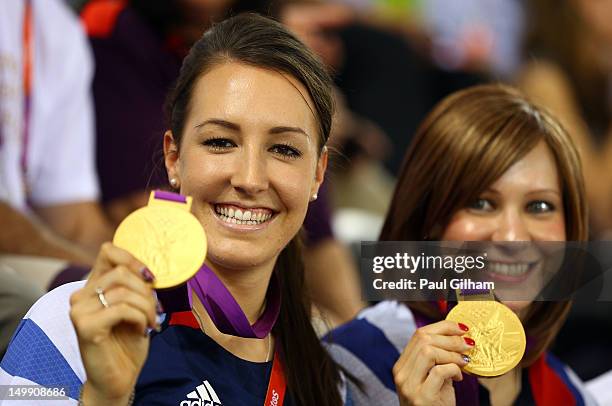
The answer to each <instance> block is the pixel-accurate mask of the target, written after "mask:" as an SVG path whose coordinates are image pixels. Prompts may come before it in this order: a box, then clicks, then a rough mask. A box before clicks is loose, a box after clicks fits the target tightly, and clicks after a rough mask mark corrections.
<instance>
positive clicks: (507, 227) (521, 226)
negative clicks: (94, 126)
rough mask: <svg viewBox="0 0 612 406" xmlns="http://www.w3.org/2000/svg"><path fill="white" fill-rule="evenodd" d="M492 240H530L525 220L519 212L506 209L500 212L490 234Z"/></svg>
mask: <svg viewBox="0 0 612 406" xmlns="http://www.w3.org/2000/svg"><path fill="white" fill-rule="evenodd" d="M492 240H493V241H530V240H531V234H530V233H529V226H528V224H527V220H526V219H525V218H524V217H523V216H522V215H521V213H520V212H518V211H516V210H512V209H508V210H506V211H504V212H503V213H501V215H500V217H499V222H498V224H497V227H496V229H495V231H494V233H493V235H492Z"/></svg>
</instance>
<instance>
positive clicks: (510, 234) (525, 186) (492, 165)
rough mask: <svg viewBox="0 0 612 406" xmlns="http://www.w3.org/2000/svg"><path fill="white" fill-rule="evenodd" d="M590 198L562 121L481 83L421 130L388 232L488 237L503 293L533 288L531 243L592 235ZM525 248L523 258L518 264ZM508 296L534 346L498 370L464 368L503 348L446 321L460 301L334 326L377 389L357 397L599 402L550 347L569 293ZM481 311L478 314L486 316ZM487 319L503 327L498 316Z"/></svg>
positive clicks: (335, 350) (374, 313) (538, 284)
mask: <svg viewBox="0 0 612 406" xmlns="http://www.w3.org/2000/svg"><path fill="white" fill-rule="evenodd" d="M584 196H585V192H584V186H583V179H582V172H581V166H580V161H579V159H578V153H577V151H576V148H575V147H574V145H573V143H572V141H571V139H570V137H569V135H568V134H567V133H566V132H565V130H564V129H563V128H562V127H561V126H560V125H559V123H558V122H557V120H556V119H555V118H554V117H552V116H551V115H550V114H548V113H547V112H546V111H545V110H543V109H541V108H539V107H537V106H535V105H534V104H532V103H531V102H530V101H529V100H527V99H526V98H525V97H524V96H523V95H522V94H521V93H520V92H518V91H517V90H515V89H513V88H510V87H505V86H501V85H486V86H477V87H473V88H469V89H466V90H463V91H460V92H457V93H454V94H452V95H450V96H448V97H447V98H445V99H444V100H443V101H441V102H440V103H439V104H438V105H437V106H436V107H435V108H434V109H433V111H432V112H431V113H430V114H429V115H428V116H427V118H426V119H425V120H424V122H423V123H422V124H421V126H420V127H419V130H418V131H417V133H416V135H415V138H414V140H413V142H412V145H411V147H410V149H409V150H408V151H407V153H406V156H405V158H404V163H403V167H402V170H401V172H400V176H399V178H398V182H397V186H396V189H395V194H394V197H393V200H392V202H391V207H390V210H389V212H388V214H387V218H386V221H385V224H384V226H383V230H382V232H381V236H380V239H381V240H382V241H402V240H404V241H421V240H432V241H436V240H442V241H461V242H463V241H482V242H485V243H487V244H486V246H487V247H493V248H498V249H497V250H493V251H492V252H488V251H487V254H489V256H488V260H489V261H490V263H491V266H489V267H488V272H489V273H490V280H495V287H496V289H495V294H496V295H497V294H498V289H497V287H498V285H499V286H501V285H504V284H506V285H513V284H514V285H515V286H516V284H518V283H521V286H527V287H528V288H529V289H534V290H535V291H536V293H534V294H533V296H535V294H537V291H539V290H541V288H542V287H543V282H542V281H541V280H540V279H539V278H540V275H541V274H540V273H539V272H533V268H534V267H536V266H537V264H538V260H539V258H540V257H541V256H540V253H539V252H538V250H537V249H536V248H534V247H537V246H538V244H527V243H525V242H541V241H566V240H570V241H586V239H587V214H586V206H585V201H584ZM501 242H504V243H505V244H501ZM507 242H510V243H507ZM496 243H497V244H496ZM509 250H514V252H513V253H509V252H508V251H509ZM517 251H520V253H521V255H520V258H521V260H522V261H523V262H518V263H517V262H516V260H514V261H510V258H512V257H513V255H512V254H515V253H516V252H517ZM522 293H523V294H525V296H529V295H530V292H527V291H524V292H522ZM501 301H502V302H503V303H504V304H506V305H507V306H508V307H510V308H511V309H512V310H514V311H515V313H517V315H518V316H519V317H520V319H521V323H522V324H523V326H524V329H525V332H526V334H527V351H526V352H525V355H524V357H523V359H522V360H521V362H520V364H519V365H518V366H517V367H514V368H513V369H512V370H510V371H509V372H506V373H504V374H503V375H501V376H498V377H495V378H487V379H484V378H477V377H475V376H474V375H468V374H465V373H463V368H465V367H467V366H468V365H472V364H469V363H470V362H471V360H470V357H469V356H467V355H466V354H476V355H478V354H479V352H478V351H479V350H480V349H482V351H487V350H488V351H491V348H500V349H501V347H502V344H501V340H500V339H491V337H486V334H479V331H480V332H482V331H483V330H482V329H481V330H478V328H476V327H477V326H474V325H471V326H470V325H467V326H466V325H464V324H461V323H455V322H452V321H450V320H444V319H445V317H446V316H447V314H448V311H449V310H451V308H453V306H454V305H456V303H450V302H439V303H430V302H410V303H403V304H398V303H393V302H382V303H380V304H379V305H377V306H375V307H373V308H370V309H367V310H365V311H363V312H362V314H361V315H360V317H359V318H358V319H357V320H354V321H352V322H350V323H348V324H347V325H345V326H342V327H340V328H338V329H337V331H333V332H332V333H331V336H332V338H333V340H334V342H335V343H336V344H332V354H333V355H334V358H335V359H336V360H337V361H338V362H339V363H340V364H341V365H342V366H343V367H345V368H346V369H349V370H351V371H360V373H359V374H357V378H359V379H360V380H361V381H362V382H365V387H366V388H367V390H366V391H365V392H364V393H363V395H362V394H361V393H359V392H358V391H355V393H356V395H355V399H356V403H357V404H363V405H367V404H371V402H372V399H373V397H374V396H375V397H376V398H377V399H381V398H384V399H386V400H387V403H385V404H397V403H398V402H399V403H400V404H401V405H412V404H428V405H429V404H436V405H455V404H457V405H470V406H471V405H478V404H481V405H483V404H492V405H534V404H535V405H550V404H591V403H590V399H589V398H588V396H587V395H586V392H585V391H583V390H582V387H581V384H580V383H579V382H578V381H577V379H576V378H575V375H574V374H573V373H572V372H571V371H570V370H569V368H567V367H566V366H564V365H563V364H561V363H560V362H559V361H558V360H556V359H555V358H554V357H552V355H550V354H549V353H547V349H548V346H549V345H550V343H551V341H552V340H553V339H554V337H555V335H556V334H557V332H558V331H559V328H560V327H561V325H562V324H563V322H564V320H565V317H566V315H567V311H568V309H569V307H570V302H569V299H568V301H559V302H552V301H550V302H531V301H522V302H517V301H515V302H510V301H505V300H504V298H503V297H501ZM472 303H479V302H472ZM500 306H501V305H500ZM502 308H503V307H502ZM455 309H456V308H455ZM480 310H482V308H481V309H480ZM506 310H507V309H506ZM478 311H479V310H474V313H473V315H474V319H475V320H479V319H482V317H483V316H482V315H483V314H485V313H482V314H479V313H478ZM497 314H498V315H499V312H498V313H497ZM366 320H367V322H364V321H366ZM483 325H486V326H485V328H490V327H491V326H494V327H495V331H501V333H502V335H503V333H504V327H503V326H502V328H501V330H500V329H499V328H500V325H499V323H497V322H495V320H493V322H491V320H488V324H487V323H483ZM365 335H367V336H369V337H372V340H371V341H368V342H367V344H366V345H360V344H356V343H355V342H354V341H355V338H356V337H360V336H361V337H363V336H365ZM480 337H484V338H482V339H481V338H480ZM500 337H501V335H500ZM479 340H480V341H479ZM347 351H348V352H350V356H347V354H346V352H347ZM472 351H475V352H472ZM508 358H510V357H508ZM491 359H493V358H491ZM364 360H368V361H369V363H365V364H364V362H363V361H364ZM498 361H506V360H505V359H502V360H497V359H496V361H495V362H498ZM453 381H454V382H453ZM396 394H397V395H396Z"/></svg>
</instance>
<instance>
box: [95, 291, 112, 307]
mask: <svg viewBox="0 0 612 406" xmlns="http://www.w3.org/2000/svg"><path fill="white" fill-rule="evenodd" d="M96 293H97V294H98V299H100V303H102V306H104V307H105V308H107V309H108V308H109V307H110V304H109V303H108V300H106V296H104V289H102V288H101V287H97V288H96Z"/></svg>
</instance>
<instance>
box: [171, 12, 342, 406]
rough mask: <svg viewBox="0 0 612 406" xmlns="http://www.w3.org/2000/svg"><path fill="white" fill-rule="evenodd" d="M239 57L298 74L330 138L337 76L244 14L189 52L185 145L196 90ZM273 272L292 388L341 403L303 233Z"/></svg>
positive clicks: (175, 116)
mask: <svg viewBox="0 0 612 406" xmlns="http://www.w3.org/2000/svg"><path fill="white" fill-rule="evenodd" d="M232 61H235V62H239V63H243V64H248V65H252V66H256V67H260V68H265V69H270V70H274V71H278V72H282V73H285V74H289V75H291V76H293V77H294V78H295V79H297V80H299V81H300V82H301V83H302V84H303V85H304V87H305V88H306V89H307V90H308V94H309V96H310V98H311V100H312V102H313V104H314V110H315V111H313V114H314V115H315V117H316V119H317V122H318V125H319V151H320V150H322V148H323V146H324V145H325V143H326V142H327V139H328V138H329V133H330V130H331V123H332V115H333V99H332V92H331V89H332V82H331V78H330V77H329V75H328V73H327V72H326V70H325V68H324V66H323V65H322V64H321V62H320V61H319V60H318V59H317V58H316V57H315V56H314V54H313V53H312V52H311V51H309V50H308V48H306V46H305V45H303V44H302V43H301V42H300V41H299V40H298V39H297V38H295V37H294V36H293V35H292V34H290V33H289V32H288V31H287V30H286V29H285V28H284V27H283V26H282V25H281V24H279V23H277V22H275V21H273V20H271V19H268V18H265V17H261V16H259V15H255V14H241V15H238V16H236V17H233V18H230V19H228V20H225V21H223V22H221V23H219V24H216V25H214V26H213V27H212V28H211V29H210V30H209V31H207V32H206V33H205V34H204V36H203V37H202V38H201V39H200V40H199V41H198V42H196V43H195V45H194V46H193V47H192V48H191V51H190V52H189V55H188V56H187V57H186V58H185V60H184V62H183V66H182V68H181V73H180V76H179V78H178V81H177V83H176V86H175V88H174V90H173V92H172V93H171V94H170V96H169V99H168V101H167V103H166V110H167V114H168V119H169V122H170V128H171V130H172V133H173V135H174V140H175V142H176V143H177V145H179V146H180V142H181V136H182V133H183V127H184V125H185V121H186V118H187V116H188V114H189V108H190V103H191V100H192V92H193V89H194V87H195V84H196V82H197V80H198V78H200V77H201V76H202V75H203V74H204V73H206V72H207V71H209V70H210V69H212V68H213V67H214V66H216V65H218V64H221V63H226V62H232ZM274 272H275V273H276V274H277V276H278V278H279V281H280V285H281V290H282V301H281V312H280V316H279V319H278V322H277V323H276V325H275V326H274V329H273V332H274V334H275V336H276V337H277V338H278V341H279V343H280V345H281V346H282V354H283V360H284V368H285V376H286V377H287V389H288V392H289V393H291V396H292V397H293V399H294V400H295V401H296V403H297V404H299V405H315V404H318V405H319V404H320V405H340V404H341V403H342V401H341V398H340V394H339V391H338V387H339V383H340V374H339V370H338V368H337V366H336V364H335V363H334V362H333V361H332V359H331V357H330V356H329V355H328V354H327V352H326V351H325V350H324V349H323V347H322V346H321V343H320V341H319V339H318V338H317V335H316V333H315V331H314V329H313V328H312V325H311V322H310V308H311V307H310V300H309V299H308V297H307V295H306V291H305V287H304V264H303V261H302V255H301V242H300V238H299V235H298V236H296V237H294V238H293V239H292V240H291V242H290V243H289V244H288V245H287V247H285V248H284V250H283V251H282V252H281V254H280V255H279V257H278V259H277V261H276V265H275V268H274Z"/></svg>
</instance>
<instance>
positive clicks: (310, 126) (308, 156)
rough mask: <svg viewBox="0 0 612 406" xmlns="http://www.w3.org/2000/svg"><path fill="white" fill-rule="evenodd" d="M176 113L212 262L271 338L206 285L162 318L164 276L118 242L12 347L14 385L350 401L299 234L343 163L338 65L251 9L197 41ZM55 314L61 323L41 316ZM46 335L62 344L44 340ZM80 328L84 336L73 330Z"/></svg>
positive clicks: (45, 302)
mask: <svg viewBox="0 0 612 406" xmlns="http://www.w3.org/2000/svg"><path fill="white" fill-rule="evenodd" d="M167 110H168V118H169V121H170V128H169V129H168V131H167V132H166V133H165V135H164V155H165V164H166V169H167V172H168V176H169V181H170V185H171V186H172V187H173V188H174V189H175V190H176V191H179V192H180V193H181V194H183V195H188V196H191V197H192V198H193V200H192V206H191V209H192V212H193V214H194V215H195V216H196V218H197V219H198V220H199V222H200V223H201V225H202V226H203V227H204V229H205V231H206V234H207V239H208V254H207V259H206V266H207V268H206V267H205V268H203V269H209V270H211V272H212V273H213V275H214V278H216V279H214V280H215V283H216V282H218V281H220V283H222V285H224V287H225V288H227V291H229V294H228V296H229V297H230V298H231V297H232V296H233V299H235V302H236V303H237V305H238V306H239V308H238V309H237V308H236V307H234V308H233V309H232V310H233V311H235V313H240V314H238V316H240V317H243V316H244V317H246V319H248V322H249V324H251V326H247V327H251V328H252V330H255V329H256V327H257V331H258V333H257V334H255V335H249V333H248V332H247V334H239V333H238V332H237V331H236V332H232V333H231V334H230V333H228V331H227V329H226V328H225V326H224V325H222V324H223V322H222V321H219V320H220V319H219V318H218V317H216V315H218V314H219V313H215V311H217V310H219V311H220V312H221V314H222V315H223V316H224V317H227V318H228V319H232V318H235V317H236V316H237V315H236V314H230V312H228V311H226V312H225V313H223V311H224V310H223V309H220V308H223V305H222V304H218V303H217V302H215V303H214V305H211V304H210V303H211V302H209V297H208V296H207V295H206V293H202V292H206V287H204V288H203V289H202V290H201V291H198V290H194V292H193V293H191V295H192V296H191V301H192V311H190V312H181V313H173V314H166V316H165V321H164V322H163V324H162V325H160V322H161V319H160V317H161V309H159V307H158V308H157V309H156V305H157V306H158V304H157V303H156V302H157V301H156V299H155V297H154V295H153V291H152V282H153V275H152V274H151V273H150V272H149V271H148V270H147V269H146V268H144V267H143V265H142V264H141V263H140V262H139V261H138V260H136V259H135V258H134V257H133V256H132V255H130V254H129V253H128V252H126V251H124V250H122V249H119V248H118V247H116V246H114V245H112V244H110V243H108V244H106V245H105V246H104V247H103V249H102V250H101V251H100V253H99V255H98V259H97V262H96V265H95V266H94V268H93V270H92V273H91V276H90V278H89V279H88V280H87V282H86V283H85V284H84V285H83V284H82V283H74V284H69V285H65V286H62V287H61V288H59V289H57V290H55V291H53V292H50V293H49V294H48V295H46V296H45V297H43V299H41V301H39V302H38V303H37V304H36V305H35V306H34V308H33V309H32V310H31V311H30V313H29V318H28V320H29V322H28V323H24V326H23V327H22V328H21V330H20V332H19V333H18V334H17V335H16V337H15V338H14V339H13V342H12V346H11V348H9V354H7V359H8V361H7V362H6V365H9V366H10V370H11V372H12V373H13V376H12V377H10V378H11V379H10V380H8V383H15V382H21V380H22V379H24V380H29V381H33V382H35V383H40V384H48V382H50V380H52V379H55V377H57V376H58V374H64V375H63V376H70V379H71V380H70V383H71V384H70V386H69V390H68V394H69V396H70V397H71V398H73V399H76V398H78V397H79V396H80V401H81V402H82V404H84V405H87V406H90V405H109V404H112V405H125V404H128V403H130V402H131V401H134V402H135V403H138V404H147V405H149V404H173V405H177V404H195V403H197V402H199V403H202V404H204V402H208V403H206V404H211V405H214V406H220V405H221V404H222V405H261V404H265V405H271V404H274V405H282V404H285V405H314V404H320V405H341V404H345V403H349V402H350V393H348V392H347V390H346V388H345V387H344V386H343V385H342V379H341V373H340V371H339V369H338V368H337V366H336V364H335V363H334V362H333V361H332V360H331V358H330V356H329V355H328V354H327V352H326V351H325V350H324V348H323V347H322V345H321V344H320V342H319V340H318V338H317V336H316V334H315V332H314V330H313V328H312V325H311V323H310V303H309V300H308V299H307V296H306V292H305V289H304V275H303V263H302V257H301V252H300V239H299V231H300V228H301V226H302V223H303V222H304V217H305V215H306V210H307V207H308V203H309V201H311V200H313V197H314V196H316V193H317V191H318V189H319V187H320V185H321V183H322V181H323V176H324V172H325V169H326V166H327V150H326V148H325V143H326V142H327V139H328V137H329V134H330V129H331V121H332V114H333V103H332V94H331V79H330V77H329V76H328V74H327V73H326V71H325V69H324V67H323V66H322V65H321V63H320V62H319V61H318V59H316V57H314V56H313V54H312V53H311V52H310V51H309V50H308V49H307V48H306V47H305V46H304V45H303V44H302V43H300V42H299V41H298V40H297V39H296V38H295V37H294V36H293V35H291V34H290V33H289V32H287V31H286V29H285V28H284V27H283V26H282V25H280V24H278V23H276V22H274V21H272V20H269V19H266V18H263V17H260V16H256V15H241V16H237V17H234V18H231V19H229V20H226V21H224V22H222V23H219V24H218V25H215V26H214V27H213V28H212V29H211V30H209V31H208V32H207V33H206V34H205V35H204V36H203V37H202V38H201V39H200V40H199V41H198V42H197V43H196V44H195V45H194V46H193V48H192V50H191V51H190V53H189V55H188V56H187V58H186V59H185V61H184V63H183V67H182V69H181V74H180V77H179V78H178V81H177V84H176V87H175V89H174V90H173V92H172V93H171V94H170V96H169V99H168V103H167ZM200 272H202V270H201V271H200ZM208 275H210V274H208ZM196 278H197V277H196ZM217 279H218V281H217ZM208 280H210V279H208ZM191 282H192V281H190V286H199V285H197V284H198V283H199V282H196V283H195V284H194V285H191ZM209 292H210V291H209ZM224 292H225V291H224ZM226 293H227V292H226ZM228 296H226V297H225V298H226V303H227V302H229V301H231V300H230V299H228ZM279 302H280V306H279V307H276V305H278V304H279ZM215 306H217V307H219V308H217V307H215ZM49 309H53V310H54V314H53V317H52V318H51V319H52V320H53V322H50V323H49V322H41V320H46V319H47V318H48V317H47V316H48V315H49V313H48V312H49ZM236 309H237V311H236ZM225 310H227V309H225ZM156 312H157V314H156ZM209 312H210V313H209ZM213 313H214V314H213ZM270 315H272V319H271V318H270ZM68 316H70V319H71V321H72V324H73V326H74V331H73V330H71V329H70V327H71V326H70V320H69V318H68ZM264 324H266V325H269V326H270V329H265V328H260V327H262V325H264ZM40 326H43V327H42V328H41V327H40ZM151 328H152V329H155V330H156V331H155V332H154V333H152V335H151V336H149V334H148V333H145V334H143V332H145V331H149V330H150V329H151ZM32 329H34V330H36V332H37V333H38V334H39V335H42V336H44V337H45V338H47V340H46V341H45V343H47V342H50V343H51V344H50V347H44V348H43V346H38V345H37V342H32V341H31V339H30V337H31V334H30V333H32ZM66 329H68V330H69V331H70V333H73V334H68V335H66V334H58V333H57V332H58V331H62V332H64V331H65V330H66ZM41 330H42V331H41ZM247 330H248V328H247ZM262 331H263V333H262ZM252 337H257V338H252ZM26 348H27V351H23V350H24V349H26ZM49 348H51V350H49ZM49 353H52V355H53V356H52V357H51V358H53V359H52V360H51V361H49V357H50V355H49ZM78 354H80V358H79V357H78ZM5 360H6V359H5ZM45 360H46V361H45ZM41 362H42V363H44V362H47V363H52V365H51V364H44V365H41V364H40V363H41ZM35 364H36V365H39V367H38V368H39V369H31V368H28V367H26V365H35ZM58 365H60V366H61V368H60V367H58ZM4 366H5V364H3V368H4ZM41 371H43V372H41ZM0 372H2V370H0ZM1 377H2V375H0V378H1ZM4 381H6V379H3V381H2V382H4ZM339 389H340V390H339ZM79 392H80V395H79ZM130 399H131V400H130ZM69 403H70V402H69ZM199 403H198V404H199Z"/></svg>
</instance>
